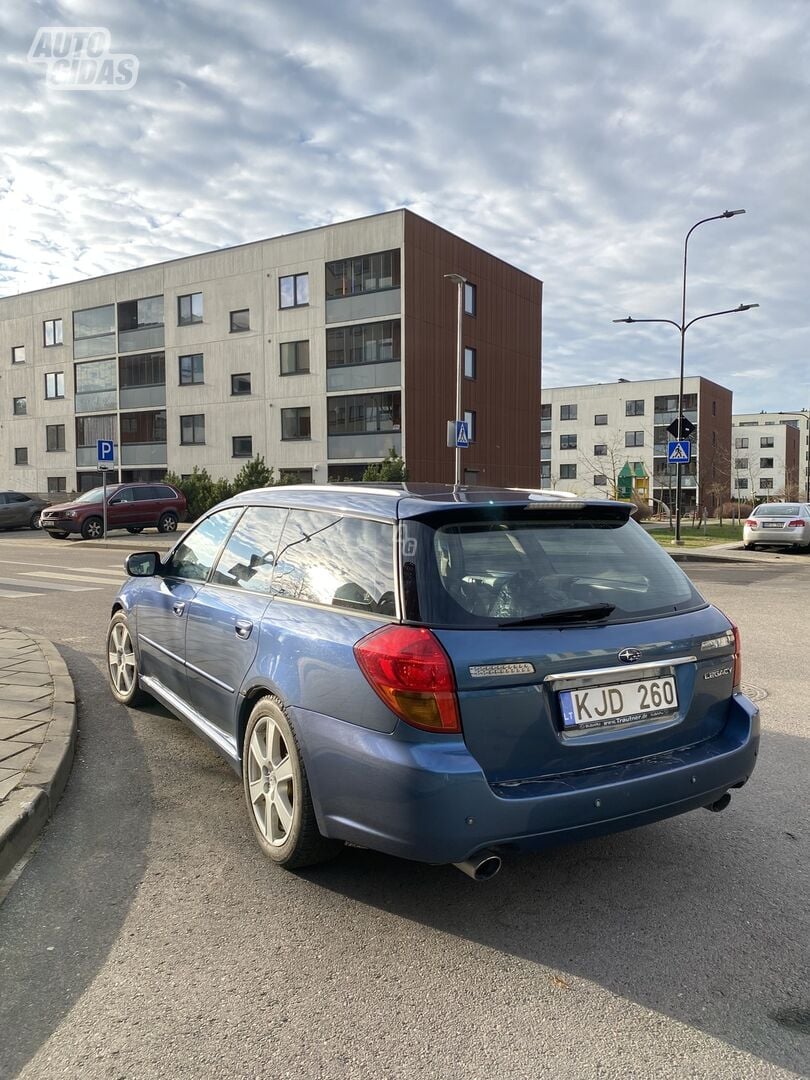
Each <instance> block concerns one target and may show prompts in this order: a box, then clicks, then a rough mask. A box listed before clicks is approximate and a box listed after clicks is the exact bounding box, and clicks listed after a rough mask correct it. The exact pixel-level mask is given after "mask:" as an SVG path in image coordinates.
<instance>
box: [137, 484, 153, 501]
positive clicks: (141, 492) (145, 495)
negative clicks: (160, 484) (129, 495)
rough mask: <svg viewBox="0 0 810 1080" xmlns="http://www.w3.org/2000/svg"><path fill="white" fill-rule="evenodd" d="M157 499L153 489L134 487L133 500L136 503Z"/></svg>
mask: <svg viewBox="0 0 810 1080" xmlns="http://www.w3.org/2000/svg"><path fill="white" fill-rule="evenodd" d="M157 498H158V496H157V495H156V494H155V489H154V488H153V487H136V488H135V499H136V500H137V501H138V502H147V501H151V500H152V499H157Z"/></svg>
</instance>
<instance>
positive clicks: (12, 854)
mask: <svg viewBox="0 0 810 1080" xmlns="http://www.w3.org/2000/svg"><path fill="white" fill-rule="evenodd" d="M75 744H76V696H75V693H74V689H73V680H72V679H71V677H70V675H69V674H68V669H67V665H66V664H65V662H64V660H63V659H62V657H61V656H60V655H59V653H58V651H57V649H56V646H55V645H53V644H52V643H51V642H50V641H48V640H47V638H43V637H39V636H38V635H36V634H28V633H25V632H24V631H22V630H10V629H3V628H2V627H0V877H2V876H3V875H4V874H5V873H7V872H8V871H9V870H10V869H11V867H12V866H14V864H15V863H16V862H17V860H18V859H19V858H20V857H21V856H22V855H24V854H25V852H26V851H27V850H28V848H29V847H30V846H31V844H32V843H33V841H34V840H35V839H36V837H37V836H38V835H39V833H40V832H41V831H42V828H43V827H44V825H45V823H46V822H47V820H48V818H49V817H50V816H51V814H52V813H53V811H54V807H55V806H56V804H57V802H58V801H59V797H60V795H61V794H62V792H63V790H64V788H65V784H66V783H67V778H68V775H69V774H70V767H71V764H72V762H73V751H74V748H75Z"/></svg>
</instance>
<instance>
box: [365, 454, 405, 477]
mask: <svg viewBox="0 0 810 1080" xmlns="http://www.w3.org/2000/svg"><path fill="white" fill-rule="evenodd" d="M407 479H408V471H407V469H406V468H405V462H404V461H403V460H402V458H401V457H400V456H399V454H398V453H397V452H396V450H395V449H394V448H393V446H392V447H391V449H390V450H389V451H388V454H387V455H386V457H385V458H384V459H383V460H382V461H379V462H375V463H374V464H372V465H369V466H368V467H367V468H366V471H365V472H364V473H363V480H364V481H370V480H371V481H373V480H377V481H382V482H383V483H386V482H387V483H393V482H396V481H404V480H407Z"/></svg>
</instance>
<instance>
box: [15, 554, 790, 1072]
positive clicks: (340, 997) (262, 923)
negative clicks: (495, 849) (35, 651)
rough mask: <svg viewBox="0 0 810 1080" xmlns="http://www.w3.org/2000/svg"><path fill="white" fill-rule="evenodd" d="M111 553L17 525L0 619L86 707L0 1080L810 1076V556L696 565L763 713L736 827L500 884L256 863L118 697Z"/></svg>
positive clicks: (27, 875) (675, 835) (19, 964)
mask: <svg viewBox="0 0 810 1080" xmlns="http://www.w3.org/2000/svg"><path fill="white" fill-rule="evenodd" d="M139 546H142V547H149V539H148V535H145V536H144V537H143V538H142V541H141V544H140V545H139ZM121 559H122V555H121V553H119V552H113V551H108V550H102V549H99V548H97V547H94V546H93V545H91V544H81V543H75V544H70V545H68V544H56V543H54V542H53V541H51V540H49V539H48V538H47V537H43V536H39V535H36V534H0V624H3V625H16V626H21V627H23V628H31V629H33V630H34V631H36V632H38V633H43V634H47V635H48V636H49V637H50V638H51V639H52V640H54V641H55V642H56V643H57V645H58V646H59V648H60V650H61V652H62V654H63V656H64V657H65V659H66V661H67V663H68V666H69V668H70V670H71V673H72V675H73V678H74V681H75V683H76V687H77V690H78V694H79V698H80V705H79V708H80V712H79V717H80V741H79V750H78V754H77V758H76V761H75V764H74V768H73V774H72V777H71V779H70V782H69V784H68V788H67V790H66V792H65V795H64V797H63V799H62V802H61V804H60V806H59V808H58V811H57V814H56V817H55V819H54V820H53V822H52V823H51V825H50V826H49V828H48V829H47V830H46V832H45V834H44V835H43V837H42V840H41V841H40V844H39V847H38V849H37V850H36V852H35V853H34V855H33V856H32V858H31V859H30V861H29V862H28V863H27V865H26V866H25V868H24V870H23V872H22V874H21V875H20V876H19V878H18V880H17V881H16V882H15V883H14V884H13V886H12V887H11V889H10V891H9V893H8V895H7V897H6V899H5V901H4V902H3V903H2V905H1V906H0V1076H2V1077H3V1078H6V1077H12V1076H16V1075H21V1076H23V1077H29V1078H34V1077H36V1078H45V1077H47V1078H48V1080H55V1078H60V1077H70V1078H72V1080H73V1078H75V1077H81V1078H82V1080H91V1078H96V1077H99V1078H101V1077H105V1078H107V1077H112V1078H116V1077H149V1078H150V1080H151V1078H163V1077H166V1078H169V1077H171V1078H175V1077H195V1078H198V1077H205V1078H208V1077H212V1078H216V1077H239V1078H242V1077H306V1078H309V1077H324V1078H331V1077H352V1078H365V1077H374V1078H377V1077H386V1078H387V1077H408V1078H413V1077H415V1076H418V1077H424V1078H432V1077H436V1078H445V1077H447V1078H467V1077H510V1078H519V1077H520V1078H522V1077H527V1078H528V1077H531V1078H538V1077H554V1078H555V1080H556V1078H567V1077H572V1078H573V1077H577V1078H582V1077H599V1078H603V1077H628V1076H632V1077H679V1078H680V1077H700V1078H702V1077H712V1078H713V1080H722V1078H729V1080H731V1078H735V1080H736V1078H740V1077H785V1076H796V1075H800V1076H802V1075H808V1074H809V1073H810V980H809V979H808V974H809V973H810V962H809V957H808V949H809V946H810V900H809V898H810V882H809V881H808V876H809V870H810V857H809V856H810V828H809V827H808V825H809V823H808V799H807V778H808V775H810V754H809V753H808V748H809V747H810V741H808V739H809V737H810V720H809V719H808V716H809V714H810V708H809V707H808V680H807V675H808V650H807V642H808V640H810V614H809V613H810V557H809V558H808V559H807V562H806V563H803V562H801V561H799V562H794V563H793V564H792V565H791V566H790V567H788V568H784V567H782V566H773V565H770V566H767V567H766V566H764V565H763V566H762V567H761V568H760V567H759V566H755V567H753V568H751V567H741V566H722V567H720V566H715V567H710V568H705V567H704V566H703V565H702V564H689V565H688V567H687V568H688V571H689V573H690V575H691V576H692V577H693V579H694V580H695V581H696V583H697V584H698V586H699V587H700V588H701V589H702V590H703V592H704V593H705V595H706V596H707V597H708V598H709V599H711V600H712V601H713V602H715V603H717V604H718V605H719V606H720V607H721V608H722V609H723V610H724V611H726V613H727V614H728V615H730V616H731V617H733V618H734V619H736V620H737V621H738V622H739V623H740V626H741V628H742V632H743V640H744V676H743V681H744V683H745V684H747V685H748V686H749V687H751V688H752V690H753V691H754V692H755V693H756V694H758V695H759V696H761V697H762V701H761V707H762V713H763V722H764V736H763V742H762V751H761V755H760V763H759V766H758V769H757V772H756V773H755V775H754V778H753V780H752V782H751V783H750V784H749V785H748V786H747V787H746V788H744V789H743V790H742V791H740V792H737V793H735V795H734V798H733V800H732V804H731V807H730V808H729V809H728V810H726V811H725V812H724V813H723V814H709V813H705V812H703V811H699V812H697V813H693V814H690V815H686V816H684V817H681V818H676V819H674V820H671V821H668V822H663V823H660V824H657V825H653V826H649V827H647V828H644V829H639V830H636V831H633V832H630V833H624V834H621V835H618V836H613V837H609V838H607V839H601V840H594V841H590V842H587V843H582V844H579V845H576V846H569V847H566V848H561V849H558V850H555V851H552V852H550V853H548V854H545V855H543V856H540V857H523V858H518V857H515V858H512V859H509V860H507V861H506V863H505V866H504V869H503V870H502V872H501V874H500V875H499V876H498V877H496V878H495V879H494V880H492V881H490V882H488V883H485V884H475V883H474V882H472V881H470V880H468V879H467V878H466V877H464V876H462V875H461V874H460V873H459V872H458V871H457V870H455V869H453V868H452V867H440V868H435V867H427V866H420V865H413V864H409V863H405V862H400V861H398V860H395V859H392V858H387V857H385V856H382V855H376V854H373V853H370V852H365V851H360V850H356V849H351V850H347V851H346V852H345V853H344V854H343V855H342V856H341V858H340V859H339V860H338V861H337V862H336V863H334V864H332V865H330V866H328V867H326V868H325V869H324V868H322V869H319V870H317V871H308V872H306V873H301V874H298V875H293V874H289V873H286V872H284V871H282V870H278V869H276V868H274V867H273V866H271V865H270V864H269V863H267V862H265V861H264V860H263V859H262V858H261V856H260V854H259V852H258V849H257V848H256V846H255V844H254V842H253V839H252V837H251V834H250V828H249V824H248V821H247V817H246V814H245V811H244V809H243V805H242V802H241V792H240V785H239V782H238V779H237V777H236V776H235V775H234V774H233V773H232V772H231V770H230V769H229V767H228V766H227V765H225V764H224V763H223V762H222V761H221V760H220V759H219V758H218V757H217V756H216V755H215V754H214V753H213V751H211V750H209V749H208V748H207V747H206V746H205V745H204V744H203V743H202V742H201V741H200V740H199V739H197V738H196V737H195V736H193V735H192V734H191V733H190V732H189V731H188V730H187V729H186V728H185V727H184V726H183V725H182V724H181V723H179V722H178V721H177V720H175V719H173V718H171V717H170V716H169V715H168V714H166V713H165V712H164V711H163V710H162V709H160V708H159V707H157V706H156V707H154V708H152V709H149V710H144V711H132V712H130V711H127V710H126V709H124V708H122V707H121V706H119V705H117V704H115V703H114V701H113V699H112V697H111V696H110V695H109V694H108V692H107V690H106V686H105V676H104V669H103V640H104V632H105V625H106V620H107V616H108V611H109V606H110V602H111V600H112V597H113V595H114V593H115V587H116V586H115V577H116V574H117V570H116V567H117V566H120V564H121ZM43 574H45V575H62V576H31V575H43ZM84 579H87V580H84ZM21 580H22V581H23V582H24V583H25V584H24V585H23V586H19V584H17V585H15V582H19V581H21ZM53 584H57V585H63V586H64V585H73V589H71V590H66V589H64V588H63V589H61V590H52V589H51V588H50V586H51V585H53ZM19 588H24V589H25V591H24V592H22V593H19V594H18V595H14V594H15V590H17V589H19ZM85 589H86V590H89V591H83V590H85ZM77 590H82V591H77ZM8 593H11V594H12V595H11V596H9V595H7V594H8Z"/></svg>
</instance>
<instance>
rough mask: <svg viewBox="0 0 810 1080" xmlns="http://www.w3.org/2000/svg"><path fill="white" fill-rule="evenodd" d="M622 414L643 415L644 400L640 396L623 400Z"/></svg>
mask: <svg viewBox="0 0 810 1080" xmlns="http://www.w3.org/2000/svg"><path fill="white" fill-rule="evenodd" d="M624 415H625V416H643V415H644V401H643V399H642V398H635V399H634V400H633V401H625V403H624Z"/></svg>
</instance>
